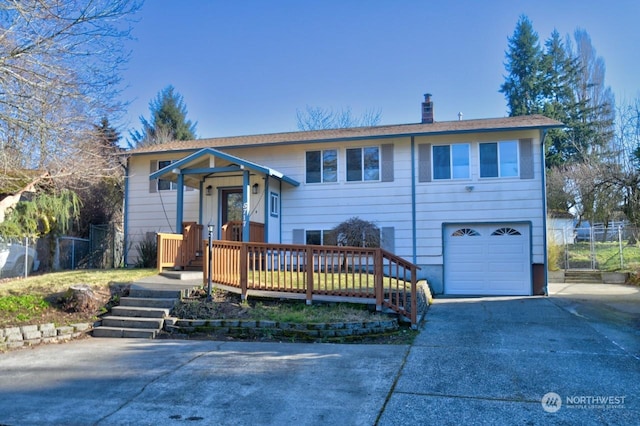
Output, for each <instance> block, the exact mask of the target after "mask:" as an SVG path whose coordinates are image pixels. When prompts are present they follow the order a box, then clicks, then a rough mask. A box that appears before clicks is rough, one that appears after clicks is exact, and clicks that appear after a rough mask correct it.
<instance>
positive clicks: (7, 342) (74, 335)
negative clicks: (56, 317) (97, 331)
mask: <svg viewBox="0 0 640 426" xmlns="http://www.w3.org/2000/svg"><path fill="white" fill-rule="evenodd" d="M92 328H93V325H92V324H90V323H84V322H83V323H76V324H70V325H63V326H59V327H56V326H55V325H54V324H53V323H46V324H38V325H23V326H20V327H6V328H0V352H4V351H7V350H10V349H18V348H23V347H30V346H36V345H40V344H42V343H59V342H66V341H68V340H72V339H78V338H81V337H84V336H85V335H86V334H87V333H88V332H89V331H91V329H92Z"/></svg>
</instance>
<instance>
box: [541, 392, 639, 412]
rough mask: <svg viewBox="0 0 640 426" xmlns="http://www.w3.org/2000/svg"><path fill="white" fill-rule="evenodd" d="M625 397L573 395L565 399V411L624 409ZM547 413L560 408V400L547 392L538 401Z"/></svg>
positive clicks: (555, 395) (555, 394)
mask: <svg viewBox="0 0 640 426" xmlns="http://www.w3.org/2000/svg"><path fill="white" fill-rule="evenodd" d="M626 398H627V397H626V396H622V395H613V396H612V395H604V396H603V395H573V396H568V397H566V399H565V401H564V406H565V407H566V408H567V409H574V410H575V409H582V410H612V409H620V408H625V399H626ZM540 403H541V404H542V408H543V409H544V411H546V412H547V413H555V412H557V411H558V410H560V408H561V407H562V405H563V404H562V398H561V397H560V395H558V394H557V393H555V392H547V393H546V394H544V396H543V397H542V399H541V400H540Z"/></svg>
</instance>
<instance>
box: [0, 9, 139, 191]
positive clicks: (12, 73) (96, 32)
mask: <svg viewBox="0 0 640 426" xmlns="http://www.w3.org/2000/svg"><path fill="white" fill-rule="evenodd" d="M139 7H140V4H139V2H138V1H137V0H66V1H57V0H5V1H3V2H2V5H0V27H1V30H0V146H1V148H2V156H1V158H0V161H1V164H0V166H1V167H2V169H3V170H5V171H6V170H11V169H14V170H15V169H41V170H46V171H47V172H49V174H50V176H51V177H52V178H53V179H63V180H65V181H66V180H68V179H69V178H71V181H73V182H87V181H89V180H91V179H92V177H95V176H104V175H107V174H109V168H108V167H107V168H106V169H105V166H106V165H108V164H109V162H104V161H103V158H104V152H103V151H102V150H101V149H100V147H99V146H98V144H96V143H95V140H96V134H97V131H96V128H95V126H94V123H96V122H98V121H99V120H100V118H101V117H106V116H109V117H115V118H117V117H118V115H119V114H121V113H122V111H123V105H122V103H121V102H120V101H119V100H118V99H117V95H118V94H119V89H118V88H119V83H120V71H121V69H122V66H123V65H124V63H125V61H126V59H127V54H126V52H125V51H124V49H123V44H122V43H123V41H124V40H125V39H126V38H127V37H129V34H130V21H129V19H130V17H131V16H132V14H133V13H134V12H135V11H136V10H137V9H138V8H139ZM74 176H82V179H73V177H74Z"/></svg>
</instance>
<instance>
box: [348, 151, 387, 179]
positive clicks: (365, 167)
mask: <svg viewBox="0 0 640 426" xmlns="http://www.w3.org/2000/svg"><path fill="white" fill-rule="evenodd" d="M376 180H380V148H378V147H377V146H372V147H365V148H350V149H347V182H356V181H376Z"/></svg>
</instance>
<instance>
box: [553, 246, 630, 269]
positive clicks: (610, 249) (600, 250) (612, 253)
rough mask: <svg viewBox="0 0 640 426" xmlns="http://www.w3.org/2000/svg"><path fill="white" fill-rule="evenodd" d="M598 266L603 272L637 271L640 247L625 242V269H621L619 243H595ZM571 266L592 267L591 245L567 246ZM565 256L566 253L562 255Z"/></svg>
mask: <svg viewBox="0 0 640 426" xmlns="http://www.w3.org/2000/svg"><path fill="white" fill-rule="evenodd" d="M594 252H595V257H596V264H597V265H596V266H597V268H598V269H600V270H601V271H637V270H638V269H640V247H638V246H637V245H628V244H625V243H624V242H623V245H622V255H623V267H622V268H621V267H620V245H619V244H618V243H617V242H605V243H594ZM567 254H568V257H569V266H570V267H572V268H590V267H591V245H590V243H588V242H584V243H576V244H572V245H568V246H567ZM561 256H564V253H562V254H561Z"/></svg>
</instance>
